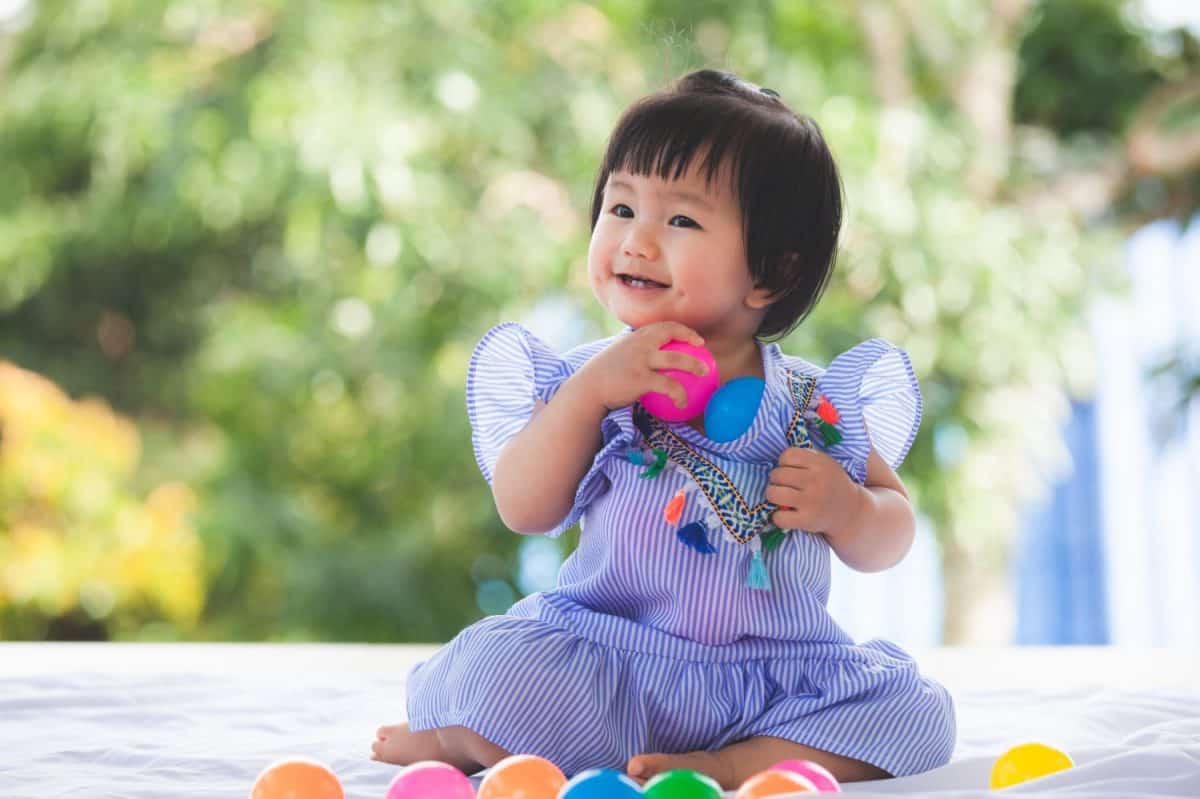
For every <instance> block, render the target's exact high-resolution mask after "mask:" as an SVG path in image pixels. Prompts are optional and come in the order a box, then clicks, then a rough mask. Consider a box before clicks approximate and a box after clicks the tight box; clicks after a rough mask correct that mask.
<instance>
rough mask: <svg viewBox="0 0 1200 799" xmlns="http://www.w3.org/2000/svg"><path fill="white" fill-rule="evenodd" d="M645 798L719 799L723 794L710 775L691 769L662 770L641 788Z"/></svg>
mask: <svg viewBox="0 0 1200 799" xmlns="http://www.w3.org/2000/svg"><path fill="white" fill-rule="evenodd" d="M643 791H644V792H645V795H646V799H721V797H723V796H724V795H725V794H724V793H722V792H721V786H720V785H718V784H717V781H716V780H714V779H713V778H711V777H706V776H705V775H703V774H701V773H699V772H696V771H692V770H691V769H686V768H683V769H675V770H674V771H664V772H663V773H662V774H659V775H658V776H656V777H654V778H653V779H651V780H650V781H649V782H647V783H646V787H645V788H644V789H643Z"/></svg>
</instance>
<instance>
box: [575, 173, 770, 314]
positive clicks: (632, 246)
mask: <svg viewBox="0 0 1200 799" xmlns="http://www.w3.org/2000/svg"><path fill="white" fill-rule="evenodd" d="M700 161H701V159H700V158H698V157H697V158H694V159H693V161H692V165H691V168H690V169H689V170H688V172H687V174H685V175H684V176H683V177H681V178H680V179H679V180H677V181H666V180H663V179H661V178H659V177H657V176H647V175H634V174H632V173H629V172H624V171H615V172H613V173H612V174H611V175H610V176H609V178H608V183H607V185H606V186H605V190H604V204H603V206H602V208H601V212H600V216H599V218H598V219H597V220H596V227H595V229H594V230H593V231H592V240H591V245H590V246H589V247H588V280H589V282H590V283H591V286H592V291H593V292H594V293H595V295H596V298H597V299H598V300H599V301H600V303H601V304H602V305H603V306H604V307H605V308H607V309H608V310H609V312H611V313H612V314H613V315H614V316H616V317H617V318H618V319H620V320H621V321H622V322H624V323H625V324H627V325H629V326H630V327H633V328H638V327H642V326H644V325H647V324H650V323H652V322H661V321H674V322H680V323H682V324H685V325H687V326H688V327H691V328H692V329H694V330H696V331H697V332H699V333H700V334H701V335H703V336H705V337H706V338H708V337H710V336H714V335H715V336H723V337H735V336H736V337H746V338H748V337H750V336H752V335H753V334H754V331H755V330H756V329H757V328H758V323H759V321H761V319H762V315H763V310H762V309H764V308H765V307H766V305H767V302H768V300H767V297H766V292H765V291H763V290H761V289H755V288H754V283H753V281H752V280H751V277H750V269H749V267H748V265H747V263H746V248H745V244H744V242H743V240H742V220H741V212H740V210H739V208H738V204H737V201H736V200H735V198H734V195H733V192H732V189H731V188H730V185H729V181H728V179H727V177H726V175H725V173H721V174H720V175H718V178H717V179H716V180H714V181H713V182H712V183H711V184H706V182H705V179H704V174H703V172H702V171H700V169H698V166H697V164H698V162H700Z"/></svg>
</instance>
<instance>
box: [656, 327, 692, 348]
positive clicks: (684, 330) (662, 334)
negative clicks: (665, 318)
mask: <svg viewBox="0 0 1200 799" xmlns="http://www.w3.org/2000/svg"><path fill="white" fill-rule="evenodd" d="M655 333H656V334H657V335H656V337H657V338H659V339H660V341H659V342H658V346H660V347H661V346H662V345H663V344H666V343H667V342H668V341H671V340H672V339H678V340H679V341H686V342H687V343H688V344H695V345H696V346H697V347H703V346H704V338H703V337H702V336H701V335H700V334H699V333H697V332H696V331H695V330H692V329H691V328H690V327H688V326H687V325H684V324H680V323H679V322H662V323H660V324H659V326H658V327H657V328H656V330H655Z"/></svg>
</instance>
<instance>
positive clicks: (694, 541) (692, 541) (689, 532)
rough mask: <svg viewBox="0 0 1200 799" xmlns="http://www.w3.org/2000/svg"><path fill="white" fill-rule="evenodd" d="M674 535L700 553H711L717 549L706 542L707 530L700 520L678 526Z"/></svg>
mask: <svg viewBox="0 0 1200 799" xmlns="http://www.w3.org/2000/svg"><path fill="white" fill-rule="evenodd" d="M675 537H676V538H678V539H679V540H680V541H682V542H683V543H684V544H686V545H687V546H689V547H691V548H692V549H694V550H696V551H697V552H699V553H700V554H701V555H711V554H713V553H714V552H716V551H717V550H715V549H714V548H713V545H712V544H710V543H708V531H706V530H705V529H704V525H703V524H701V523H700V522H692V523H691V524H688V525H685V526H683V527H680V528H679V532H677V533H675Z"/></svg>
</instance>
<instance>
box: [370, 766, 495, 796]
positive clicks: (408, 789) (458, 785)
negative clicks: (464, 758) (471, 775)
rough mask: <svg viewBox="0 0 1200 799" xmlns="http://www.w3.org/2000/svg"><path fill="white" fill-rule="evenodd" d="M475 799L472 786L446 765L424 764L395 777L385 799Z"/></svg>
mask: <svg viewBox="0 0 1200 799" xmlns="http://www.w3.org/2000/svg"><path fill="white" fill-rule="evenodd" d="M433 796H436V797H438V799H475V786H474V785H472V784H471V781H470V780H469V779H467V777H466V775H465V774H463V773H462V772H461V771H459V770H458V769H456V768H455V767H454V766H451V765H449V764H447V763H438V762H437V761H434V760H423V761H421V762H420V763H413V764H412V765H411V766H408V767H406V768H405V769H404V770H403V771H401V772H400V773H399V774H397V775H396V778H395V779H393V780H392V784H391V785H389V786H388V789H387V795H386V799H429V797H433Z"/></svg>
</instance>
